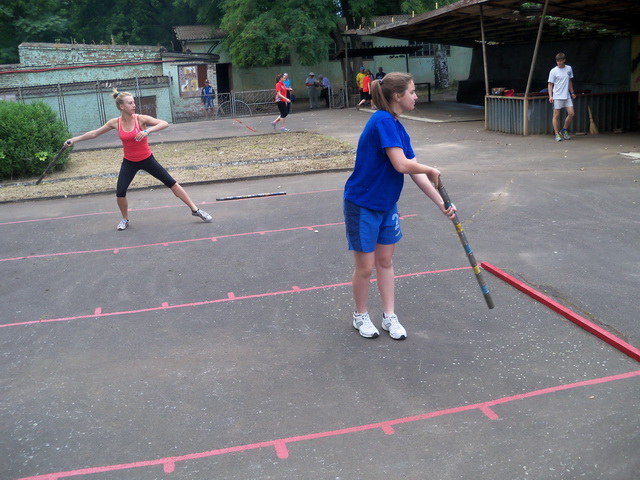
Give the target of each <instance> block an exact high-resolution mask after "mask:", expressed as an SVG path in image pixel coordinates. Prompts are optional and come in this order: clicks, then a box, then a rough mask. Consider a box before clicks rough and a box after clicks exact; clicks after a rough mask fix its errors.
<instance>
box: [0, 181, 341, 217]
mask: <svg viewBox="0 0 640 480" xmlns="http://www.w3.org/2000/svg"><path fill="white" fill-rule="evenodd" d="M341 190H342V189H341V188H330V189H326V190H314V191H309V192H298V193H290V194H288V195H287V196H288V197H292V196H296V195H315V194H317V193H328V192H338V191H341ZM272 198H274V197H265V199H266V200H271V199H272ZM219 203H220V202H198V204H199V205H215V204H219ZM165 208H184V205H163V206H160V207H146V208H130V209H129V211H130V212H145V211H149V210H159V209H165ZM95 215H120V212H119V211H115V210H114V211H110V212H94V213H80V214H78V215H65V216H61V217H48V218H32V219H29V220H15V221H13V222H0V226H1V225H16V224H20V223H33V222H50V221H53V220H68V219H70V218H82V217H92V216H95Z"/></svg>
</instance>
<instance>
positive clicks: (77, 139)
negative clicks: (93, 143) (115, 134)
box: [65, 118, 118, 145]
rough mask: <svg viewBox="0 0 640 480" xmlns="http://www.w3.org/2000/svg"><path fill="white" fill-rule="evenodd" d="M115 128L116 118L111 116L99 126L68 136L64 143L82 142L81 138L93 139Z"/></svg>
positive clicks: (116, 126) (116, 127)
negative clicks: (75, 135) (74, 135)
mask: <svg viewBox="0 0 640 480" xmlns="http://www.w3.org/2000/svg"><path fill="white" fill-rule="evenodd" d="M117 129H118V119H117V118H112V119H111V120H109V121H108V122H107V123H105V124H104V125H103V126H101V127H100V128H96V129H95V130H91V131H90V132H86V133H83V134H82V135H78V136H77V137H73V138H70V139H69V140H67V141H66V142H65V143H66V144H68V145H72V144H74V143H76V142H82V141H83V140H93V139H94V138H97V137H99V136H100V135H102V134H103V133H107V132H108V131H109V130H117Z"/></svg>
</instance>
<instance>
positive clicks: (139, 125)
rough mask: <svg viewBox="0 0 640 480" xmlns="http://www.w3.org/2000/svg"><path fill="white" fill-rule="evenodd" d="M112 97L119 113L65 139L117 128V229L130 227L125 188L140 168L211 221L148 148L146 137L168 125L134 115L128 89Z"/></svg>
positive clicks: (76, 139)
mask: <svg viewBox="0 0 640 480" xmlns="http://www.w3.org/2000/svg"><path fill="white" fill-rule="evenodd" d="M113 98H114V99H115V101H116V108H118V110H120V116H119V117H116V118H112V119H111V120H109V121H108V122H107V123H105V124H104V125H103V126H102V127H100V128H97V129H96V130H91V131H90V132H86V133H84V134H82V135H79V136H77V137H73V138H70V139H69V140H67V141H66V143H67V144H68V145H72V144H74V143H76V142H81V141H84V140H91V139H94V138H97V137H99V136H100V135H102V134H104V133H107V132H108V131H110V130H117V131H118V135H119V136H120V141H122V149H123V151H124V158H123V159H122V165H121V166H120V173H119V174H118V183H117V187H116V199H117V201H118V207H119V209H120V213H121V214H122V220H120V223H118V227H117V229H118V230H124V229H126V228H127V227H128V226H129V202H128V201H127V189H128V188H129V185H130V184H131V182H132V181H133V178H134V177H135V176H136V174H137V173H138V172H139V171H140V170H144V171H145V172H147V173H148V174H150V175H152V176H153V177H155V178H157V179H158V180H160V181H161V182H162V183H164V184H165V185H166V186H167V187H168V188H170V189H171V191H172V192H173V194H174V195H175V196H176V197H178V198H179V199H180V200H182V201H183V202H184V204H185V205H187V206H188V207H189V208H190V209H191V214H192V215H193V216H195V217H199V218H200V219H202V220H203V221H205V222H210V221H211V215H209V214H208V213H207V212H205V211H204V210H201V209H199V208H198V207H197V206H196V204H195V203H193V201H192V200H191V198H190V197H189V195H188V194H187V192H186V191H185V190H184V188H182V187H181V186H180V184H179V183H178V182H176V181H175V180H174V178H173V177H172V176H171V175H170V174H169V172H167V170H166V169H165V168H164V167H163V166H162V165H160V164H159V163H158V161H157V160H156V159H155V158H154V156H153V153H152V152H151V149H150V148H149V143H148V137H149V135H150V134H152V133H154V132H159V131H160V130H164V129H165V128H167V127H168V126H169V123H168V122H166V121H165V120H159V119H157V118H154V117H151V116H149V115H138V114H136V113H135V112H136V103H135V100H134V98H133V95H131V94H130V93H128V92H118V91H117V90H116V89H114V90H113Z"/></svg>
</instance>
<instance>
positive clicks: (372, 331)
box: [353, 312, 380, 338]
mask: <svg viewBox="0 0 640 480" xmlns="http://www.w3.org/2000/svg"><path fill="white" fill-rule="evenodd" d="M353 328H355V329H356V330H358V331H359V332H360V335H362V336H363V337H365V338H376V337H377V336H378V335H380V332H378V329H377V328H376V327H375V326H374V325H373V322H372V321H371V318H369V314H368V313H355V312H354V314H353Z"/></svg>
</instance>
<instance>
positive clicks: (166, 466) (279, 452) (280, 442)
mask: <svg viewBox="0 0 640 480" xmlns="http://www.w3.org/2000/svg"><path fill="white" fill-rule="evenodd" d="M638 376H640V370H635V371H631V372H626V373H621V374H618V375H611V376H608V377H601V378H595V379H592V380H584V381H581V382H575V383H569V384H565V385H557V386H554V387H549V388H543V389H541V390H533V391H531V392H526V393H523V394H519V395H512V396H507V397H502V398H497V399H494V400H488V401H486V402H480V403H476V404H473V405H464V406H459V407H453V408H447V409H443V410H436V411H433V412H427V413H423V414H421V415H414V416H411V417H405V418H398V419H395V420H387V421H382V422H375V423H370V424H366V425H357V426H353V427H348V428H342V429H338V430H330V431H325V432H317V433H311V434H306V435H298V436H294V437H286V438H280V439H277V440H269V441H265V442H259V443H250V444H246V445H237V446H233V447H225V448H219V449H215V450H209V451H205V452H197V453H191V454H186V455H180V456H174V457H165V458H159V459H155V460H146V461H141V462H133V463H122V464H117V465H106V466H102V467H89V468H83V469H79V470H69V471H66V472H56V473H48V474H44V475H36V476H32V477H23V478H20V479H18V480H59V479H61V478H70V477H77V476H81V475H93V474H97V473H105V472H114V471H118V470H128V469H133V468H142V467H151V466H162V467H163V470H164V473H172V472H173V471H174V470H175V465H176V463H178V462H184V461H188V460H196V459H203V458H208V457H214V456H218V455H225V454H228V453H238V452H247V451H250V450H256V449H261V448H273V449H274V450H275V453H276V456H277V457H278V458H281V459H286V458H288V457H289V449H288V448H287V445H288V444H291V443H298V442H305V441H311V440H318V439H321V438H328V437H337V436H341V435H348V434H354V433H360V432H364V431H369V430H377V429H380V430H382V432H383V433H385V434H387V435H394V434H395V430H394V428H393V426H394V425H402V424H406V423H412V422H417V421H423V420H428V419H431V418H436V417H441V416H445V415H452V414H455V413H462V412H469V411H473V410H478V411H480V412H482V413H484V414H485V415H486V416H487V417H489V418H490V419H497V418H498V416H497V415H496V414H495V413H493V411H492V409H491V407H494V406H496V405H503V404H506V403H509V402H514V401H520V400H524V399H528V398H533V397H538V396H542V395H550V394H552V393H558V392H562V391H566V390H571V389H575V388H583V387H590V386H594V385H600V384H604V383H609V382H615V381H620V380H627V379H631V378H635V377H638Z"/></svg>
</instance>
